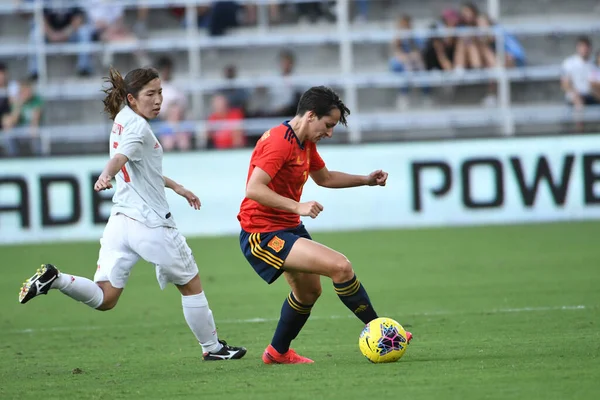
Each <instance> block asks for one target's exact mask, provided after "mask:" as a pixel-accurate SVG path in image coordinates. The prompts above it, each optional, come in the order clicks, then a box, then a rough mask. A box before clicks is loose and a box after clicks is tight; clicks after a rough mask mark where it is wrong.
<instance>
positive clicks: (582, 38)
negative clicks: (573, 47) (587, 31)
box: [577, 36, 592, 47]
mask: <svg viewBox="0 0 600 400" xmlns="http://www.w3.org/2000/svg"><path fill="white" fill-rule="evenodd" d="M579 43H583V44H585V45H587V46H588V47H592V41H591V40H590V37H589V36H579V37H578V38H577V44H579Z"/></svg>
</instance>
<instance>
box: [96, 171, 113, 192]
mask: <svg viewBox="0 0 600 400" xmlns="http://www.w3.org/2000/svg"><path fill="white" fill-rule="evenodd" d="M111 180H112V176H110V175H108V174H107V173H105V172H103V173H102V175H100V177H99V178H98V180H97V181H96V183H95V184H94V190H95V191H96V192H100V191H102V190H106V189H112V187H113V186H112V183H111V182H110V181H111Z"/></svg>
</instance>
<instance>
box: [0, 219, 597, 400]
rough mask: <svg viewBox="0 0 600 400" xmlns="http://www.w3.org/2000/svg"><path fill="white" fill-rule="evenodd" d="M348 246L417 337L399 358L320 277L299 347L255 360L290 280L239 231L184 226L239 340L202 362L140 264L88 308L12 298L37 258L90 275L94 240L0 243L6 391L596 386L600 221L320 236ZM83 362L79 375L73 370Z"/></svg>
mask: <svg viewBox="0 0 600 400" xmlns="http://www.w3.org/2000/svg"><path fill="white" fill-rule="evenodd" d="M314 236H315V239H317V240H320V241H322V242H323V243H325V244H327V245H329V246H331V247H333V248H336V249H338V250H340V251H342V252H344V253H345V254H346V255H347V256H348V257H349V258H350V260H351V261H352V262H353V264H354V266H355V269H356V271H357V274H358V276H359V278H360V279H361V281H362V282H363V283H364V284H365V287H366V288H367V290H368V291H369V293H370V296H371V299H372V300H373V303H374V306H375V308H376V310H378V312H379V314H380V315H382V316H389V317H392V318H394V319H396V320H398V321H399V322H400V323H401V324H403V325H405V326H407V327H409V328H408V329H409V330H411V331H412V332H413V333H414V335H415V339H414V341H413V342H412V344H411V346H410V347H409V348H408V351H407V353H406V354H405V356H404V357H403V358H402V359H401V360H400V361H399V362H398V363H395V364H380V365H374V364H370V363H369V362H368V361H367V360H366V359H365V358H363V356H362V355H361V354H360V352H359V350H358V335H359V333H360V331H361V328H362V325H361V323H360V322H359V321H358V320H357V319H355V318H353V317H352V316H351V315H350V312H349V311H348V310H347V309H346V308H345V307H344V306H343V304H342V303H341V302H340V301H339V300H338V299H337V297H336V296H335V294H334V292H333V289H332V288H331V283H330V282H329V281H328V280H327V279H323V286H324V291H323V296H322V297H321V299H320V300H319V302H318V303H317V305H316V306H315V308H314V311H313V314H312V317H311V319H310V320H309V321H308V323H307V325H306V327H305V329H304V331H303V332H302V333H301V334H300V337H299V338H298V339H297V340H296V341H295V342H294V347H295V348H296V350H297V351H298V352H299V353H301V354H303V355H306V356H308V357H310V358H313V359H314V360H315V364H313V365H299V366H298V365H297V366H285V365H283V366H265V365H263V364H262V363H261V359H260V356H261V353H262V351H263V349H264V347H265V346H266V345H267V344H268V343H269V341H270V339H271V335H272V333H273V331H274V328H275V325H276V319H277V317H278V314H279V309H280V307H281V303H282V302H283V299H284V297H285V295H286V294H287V292H288V290H287V288H286V285H285V282H284V280H283V279H281V280H280V281H278V282H276V283H275V284H274V285H272V286H271V287H269V286H267V285H266V284H265V283H263V282H262V280H260V278H259V277H258V276H256V275H255V273H254V271H253V270H252V269H251V267H250V266H249V265H248V264H247V263H246V261H245V259H244V258H243V256H242V255H241V253H240V251H239V247H238V244H237V240H236V238H215V239H194V240H190V242H189V243H190V246H191V247H192V249H193V250H194V253H195V256H196V260H197V262H198V264H199V266H200V271H201V276H202V278H203V281H204V283H205V287H206V293H207V296H208V299H209V302H210V304H211V308H212V310H213V312H214V315H215V319H216V322H217V326H218V329H219V334H220V336H221V337H222V338H224V339H226V340H228V341H229V342H230V343H233V344H242V345H244V346H246V347H247V348H248V354H247V356H246V357H245V358H244V359H243V360H240V361H228V362H214V363H205V362H201V361H200V356H201V350H200V347H199V346H198V345H197V343H196V342H195V340H194V338H193V336H192V334H191V332H189V331H188V329H187V326H186V325H185V321H184V319H183V315H182V312H181V298H180V295H179V293H178V292H177V290H176V289H175V288H174V287H170V288H168V289H167V290H165V291H164V292H161V291H160V289H159V288H158V285H157V283H156V280H155V275H154V269H153V268H152V267H151V266H150V265H148V264H145V263H144V264H142V263H140V264H139V265H137V266H136V269H134V271H133V274H132V277H131V279H130V282H129V284H128V286H127V289H126V290H125V292H124V294H123V296H122V297H121V301H120V304H119V305H118V306H117V308H116V309H114V310H112V311H110V312H105V313H102V312H97V311H94V310H91V309H89V308H87V307H86V306H85V305H83V304H78V303H76V302H74V301H72V300H70V299H68V298H67V297H65V296H63V295H61V294H60V293H59V292H54V291H53V292H51V293H50V295H48V296H46V297H42V298H37V299H34V300H33V301H32V302H30V303H28V304H27V305H20V304H19V303H18V300H17V295H18V290H19V288H20V284H21V282H22V281H23V280H24V279H25V278H27V277H29V276H30V275H31V274H32V273H33V272H34V271H35V268H37V267H38V265H39V264H41V263H42V262H52V263H55V264H56V265H57V266H59V268H62V269H63V270H64V271H67V272H70V273H73V274H79V275H84V276H88V277H91V276H92V275H93V273H94V271H95V265H96V257H97V252H98V244H97V242H95V243H72V244H54V245H36V246H14V247H12V246H11V247H0V255H1V259H2V263H3V266H2V272H3V274H2V279H1V280H0V299H1V300H2V301H1V304H2V311H1V317H0V398H1V399H23V398H36V399H50V398H53V399H54V398H55V399H108V398H153V399H154V398H156V399H172V398H203V399H215V398H219V399H220V398H223V399H310V400H316V399H365V398H384V397H387V398H404V399H561V400H563V399H596V398H598V397H597V396H598V393H600V358H599V354H600V329H599V328H600V247H599V244H598V243H599V242H598V240H599V238H600V223H598V222H589V223H570V224H547V225H528V226H505V227H479V228H453V229H427V230H406V231H376V232H354V233H335V234H317V235H314ZM74 371H75V372H79V373H74Z"/></svg>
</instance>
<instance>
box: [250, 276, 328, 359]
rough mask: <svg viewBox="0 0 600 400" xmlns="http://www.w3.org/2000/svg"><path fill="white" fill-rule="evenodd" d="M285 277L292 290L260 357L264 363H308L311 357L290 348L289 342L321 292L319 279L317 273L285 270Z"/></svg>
mask: <svg viewBox="0 0 600 400" xmlns="http://www.w3.org/2000/svg"><path fill="white" fill-rule="evenodd" d="M285 277H286V279H287V281H288V283H289V284H290V286H291V288H292V292H291V293H290V294H289V295H288V297H287V298H286V299H285V301H284V302H283V306H282V307H281V316H280V318H279V322H278V323H277V329H276V330H275V334H274V335H273V340H272V341H271V344H270V345H269V346H268V347H267V348H266V349H265V351H264V353H263V357H262V359H263V362H264V363H265V364H310V363H312V362H313V360H311V359H309V358H306V357H302V356H300V355H298V354H297V353H296V352H295V351H294V350H293V349H290V345H291V343H292V340H294V339H296V337H297V336H298V334H299V333H300V331H301V330H302V327H304V324H305V323H306V321H307V320H308V318H309V317H310V312H311V310H312V307H313V305H314V303H315V302H316V301H317V299H318V298H319V296H320V295H321V282H320V279H319V276H318V275H313V274H304V273H296V272H286V273H285ZM294 293H296V295H294ZM298 298H300V299H302V301H300V300H299V299H298Z"/></svg>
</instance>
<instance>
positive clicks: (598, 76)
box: [590, 51, 600, 99]
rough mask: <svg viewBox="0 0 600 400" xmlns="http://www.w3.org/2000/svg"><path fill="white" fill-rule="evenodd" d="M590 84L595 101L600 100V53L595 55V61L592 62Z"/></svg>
mask: <svg viewBox="0 0 600 400" xmlns="http://www.w3.org/2000/svg"><path fill="white" fill-rule="evenodd" d="M590 83H591V85H592V92H593V93H594V96H595V97H596V99H600V51H598V52H597V53H596V59H595V62H594V69H593V70H592V75H591V77H590Z"/></svg>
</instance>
